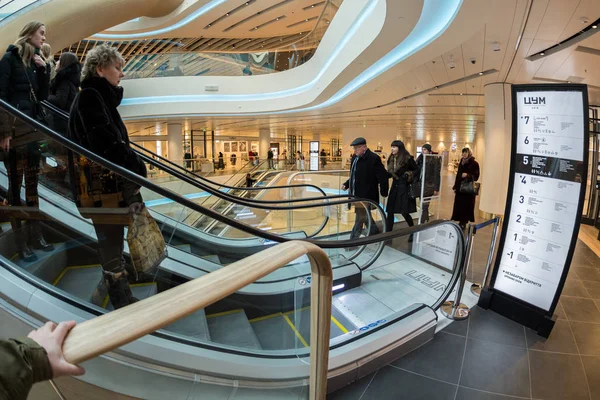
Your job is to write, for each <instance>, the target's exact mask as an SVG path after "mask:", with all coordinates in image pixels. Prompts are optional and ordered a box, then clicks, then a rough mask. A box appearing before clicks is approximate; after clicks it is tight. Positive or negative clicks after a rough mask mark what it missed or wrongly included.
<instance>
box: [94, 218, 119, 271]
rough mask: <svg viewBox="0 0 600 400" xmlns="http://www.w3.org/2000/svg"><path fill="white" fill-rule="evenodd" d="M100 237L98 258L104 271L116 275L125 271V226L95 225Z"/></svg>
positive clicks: (97, 234)
mask: <svg viewBox="0 0 600 400" xmlns="http://www.w3.org/2000/svg"><path fill="white" fill-rule="evenodd" d="M94 229H95V230H96V236H98V257H99V258H100V264H102V269H103V270H104V271H107V272H110V273H113V274H116V273H119V272H122V271H124V270H125V259H124V258H123V239H124V237H125V227H124V226H123V225H106V224H98V223H94Z"/></svg>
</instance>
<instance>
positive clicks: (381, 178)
mask: <svg viewBox="0 0 600 400" xmlns="http://www.w3.org/2000/svg"><path fill="white" fill-rule="evenodd" d="M375 156H376V157H377V160H375V162H374V164H375V165H374V169H375V177H376V178H377V183H379V193H380V194H381V196H382V197H387V196H388V193H389V190H390V181H389V178H388V172H387V171H386V169H385V167H384V166H383V163H382V162H381V158H379V156H378V155H375ZM413 163H414V160H413Z"/></svg>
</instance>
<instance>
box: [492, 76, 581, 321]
mask: <svg viewBox="0 0 600 400" xmlns="http://www.w3.org/2000/svg"><path fill="white" fill-rule="evenodd" d="M512 101H513V134H512V142H513V145H512V158H511V172H510V177H509V191H508V197H507V204H506V212H505V216H504V226H503V231H502V236H501V239H500V247H499V250H498V256H497V258H496V266H495V269H494V274H493V276H492V283H491V285H492V287H493V289H494V291H498V292H501V293H504V294H506V295H508V296H510V297H512V298H514V299H518V300H520V301H522V302H524V303H526V304H528V305H530V306H534V307H535V308H537V309H540V310H542V311H544V312H545V313H546V314H547V315H551V314H552V313H553V312H554V308H555V307H556V302H557V301H558V297H559V296H560V292H561V291H562V287H563V285H564V281H565V279H566V276H567V272H568V269H569V265H570V263H571V258H572V256H573V251H574V249H575V244H576V241H577V233H578V232H579V223H580V219H581V213H582V207H583V199H584V195H585V182H586V174H587V156H588V145H589V144H588V134H589V132H588V129H589V127H588V111H587V110H588V104H587V87H586V86H585V85H515V86H513V88H512Z"/></svg>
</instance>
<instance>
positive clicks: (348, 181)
mask: <svg viewBox="0 0 600 400" xmlns="http://www.w3.org/2000/svg"><path fill="white" fill-rule="evenodd" d="M348 185H350V179H348V180H347V181H346V182H344V183H342V190H348V187H349V186H348Z"/></svg>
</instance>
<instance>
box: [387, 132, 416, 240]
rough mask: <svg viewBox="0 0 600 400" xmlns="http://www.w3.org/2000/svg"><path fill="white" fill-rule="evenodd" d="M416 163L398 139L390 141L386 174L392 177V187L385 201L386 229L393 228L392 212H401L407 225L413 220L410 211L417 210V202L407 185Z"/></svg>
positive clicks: (411, 178)
mask: <svg viewBox="0 0 600 400" xmlns="http://www.w3.org/2000/svg"><path fill="white" fill-rule="evenodd" d="M416 170H417V163H415V159H414V158H413V156H411V155H410V153H409V152H408V151H407V150H406V148H405V147H404V143H402V141H400V140H394V141H393V142H392V154H390V156H389V157H388V160H387V171H388V175H389V176H390V177H391V178H392V187H391V189H390V194H389V197H388V201H387V207H386V209H385V211H386V212H387V217H386V230H387V232H390V231H391V230H392V229H393V228H394V214H402V216H403V217H404V220H405V221H406V223H407V224H408V226H413V225H414V222H413V219H412V217H411V215H410V213H413V212H416V211H417V202H416V200H415V199H414V198H412V197H411V196H410V188H409V185H410V183H411V182H412V180H413V176H414V173H415V171H416Z"/></svg>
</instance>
